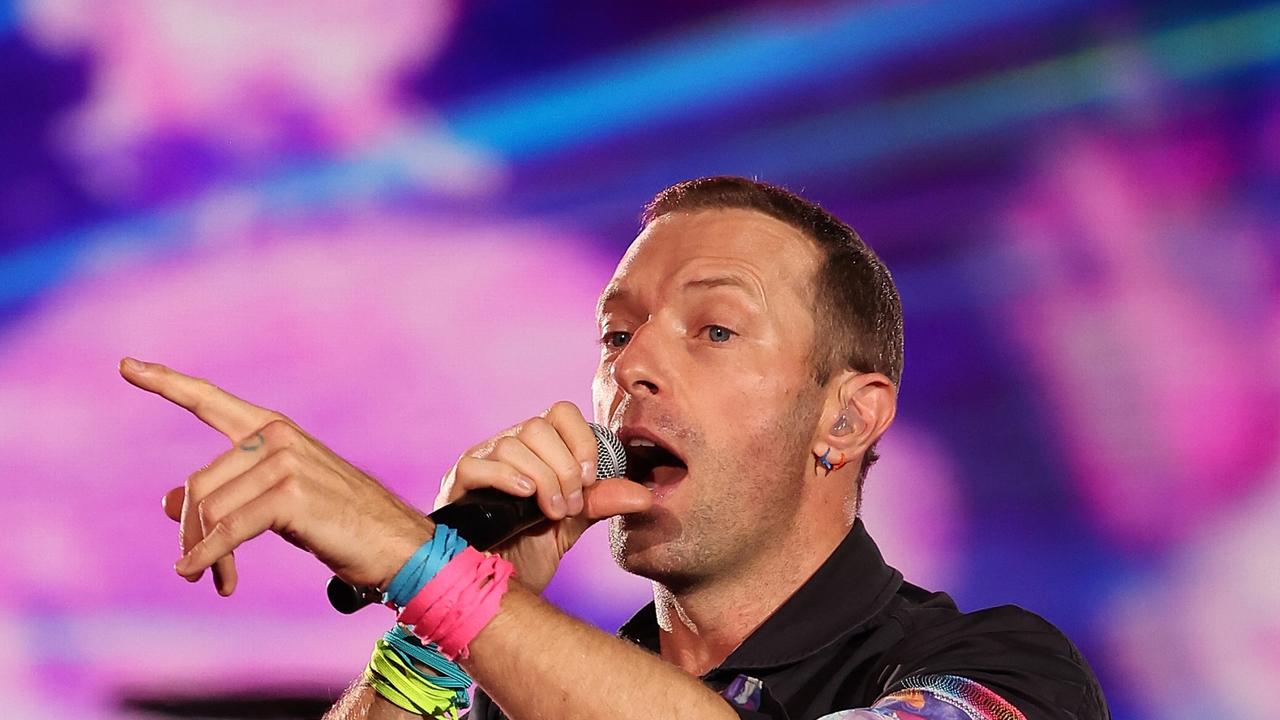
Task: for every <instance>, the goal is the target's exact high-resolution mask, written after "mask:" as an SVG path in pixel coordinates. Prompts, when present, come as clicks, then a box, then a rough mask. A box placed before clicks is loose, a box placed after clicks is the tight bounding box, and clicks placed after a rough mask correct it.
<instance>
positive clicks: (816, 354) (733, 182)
mask: <svg viewBox="0 0 1280 720" xmlns="http://www.w3.org/2000/svg"><path fill="white" fill-rule="evenodd" d="M711 209H745V210H755V211H757V212H761V213H764V214H765V215H768V216H769V217H772V218H774V219H776V220H781V221H782V222H784V223H786V224H788V225H790V226H792V227H794V228H796V229H797V230H799V231H801V232H802V233H804V234H805V235H806V236H808V237H809V238H811V239H812V240H813V241H814V242H815V243H816V244H817V246H818V248H819V250H820V251H822V253H823V256H824V257H823V262H822V265H821V267H820V268H819V269H818V271H817V273H816V277H815V278H814V301H815V303H814V329H815V331H816V337H815V338H814V344H813V347H812V348H811V350H810V364H811V367H812V369H813V377H814V380H815V381H816V382H817V383H818V384H819V385H822V384H824V383H826V382H827V380H828V379H829V378H830V377H831V373H832V372H833V371H834V370H838V369H839V370H843V369H846V368H847V369H852V370H857V371H859V372H878V373H882V374H884V375H885V376H886V377H888V378H889V380H891V381H892V382H893V385H894V387H895V388H897V387H898V385H899V383H901V381H902V301H901V299H900V298H899V296H898V288H897V286H895V285H894V283H893V277H892V276H890V275H889V269H888V268H887V267H885V264H884V262H882V261H881V260H880V258H879V257H878V256H877V255H876V254H875V252H873V251H872V250H871V248H870V247H868V246H867V244H866V243H865V242H863V241H862V238H860V237H859V236H858V233H857V232H855V231H854V229H853V228H851V227H849V226H848V225H846V224H844V223H843V222H841V221H840V220H839V219H838V218H836V217H835V216H834V215H832V214H831V213H829V212H827V211H826V210H824V209H822V207H821V206H819V205H818V204H816V203H812V202H809V201H808V200H805V199H804V198H801V197H800V196H798V195H796V194H795V193H792V192H790V191H789V190H786V189H785V188H781V187H778V186H776V185H770V184H769V183H764V182H760V181H758V180H750V179H747V178H742V177H733V176H716V177H704V178H697V179H695V180H687V181H685V182H682V183H677V184H675V185H672V186H671V187H669V188H667V189H665V190H663V191H661V192H659V193H658V194H657V195H655V196H654V198H653V199H652V200H650V201H649V203H648V204H647V205H645V208H644V213H643V214H642V215H641V226H642V227H644V226H647V225H649V223H652V222H653V221H654V220H656V219H657V218H659V217H661V216H663V215H666V214H668V213H673V212H680V211H694V210H711ZM879 457H880V456H879V453H877V452H876V448H875V445H874V444H873V445H872V446H871V447H869V448H867V452H866V454H865V455H864V456H863V458H862V467H861V468H859V471H858V481H857V490H858V497H859V498H861V496H862V485H863V482H864V481H865V480H866V476H867V471H868V470H869V469H870V468H871V465H872V464H874V463H875V461H876V460H878V459H879Z"/></svg>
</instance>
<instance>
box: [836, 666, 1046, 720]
mask: <svg viewBox="0 0 1280 720" xmlns="http://www.w3.org/2000/svg"><path fill="white" fill-rule="evenodd" d="M900 685H901V689H900V690H896V691H894V692H893V693H890V694H889V695H885V696H884V697H882V698H880V699H879V700H877V701H876V703H875V704H874V705H872V706H871V707H869V708H860V709H856V710H841V711H840V712H835V713H831V714H830V715H824V716H823V717H821V718H819V720H1026V718H1025V717H1024V716H1023V715H1022V713H1021V712H1018V709H1017V708H1015V707H1014V706H1013V705H1012V704H1010V703H1009V701H1008V700H1005V699H1004V698H1002V697H1000V696H999V695H997V694H996V693H995V692H993V691H992V690H991V689H990V688H987V687H985V686H983V685H981V684H979V683H976V682H974V681H973V680H969V679H966V678H962V677H956V676H955V675H917V676H915V677H912V678H907V679H906V680H904V681H902V682H901V683H900Z"/></svg>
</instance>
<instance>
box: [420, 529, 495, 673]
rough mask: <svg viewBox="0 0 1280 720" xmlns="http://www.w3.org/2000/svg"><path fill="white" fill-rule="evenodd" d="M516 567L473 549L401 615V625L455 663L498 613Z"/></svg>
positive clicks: (439, 575)
mask: <svg viewBox="0 0 1280 720" xmlns="http://www.w3.org/2000/svg"><path fill="white" fill-rule="evenodd" d="M514 572H515V567H514V566H513V565H512V564H511V563H509V562H507V561H506V560H503V559H502V558H500V557H498V556H496V555H492V556H487V555H484V554H483V553H481V552H479V551H477V550H476V549H474V548H470V547H468V548H467V549H465V550H463V551H462V552H461V553H458V555H457V556H455V557H454V558H453V559H452V560H450V561H449V562H448V563H447V564H446V565H445V566H444V568H442V569H441V570H440V572H439V573H437V574H436V575H435V577H433V578H432V579H431V580H430V581H429V582H428V583H427V584H426V585H424V586H423V587H422V589H421V590H419V591H418V594H417V595H415V596H414V597H413V599H412V600H410V601H409V604H408V605H406V606H405V607H404V609H403V610H401V612H400V617H399V622H400V623H401V624H402V625H406V626H409V627H410V628H412V630H413V634H414V635H417V636H418V637H419V638H421V639H422V640H424V641H428V642H434V643H436V645H438V646H439V649H440V653H441V654H442V655H444V656H445V657H446V658H448V659H450V660H453V659H455V658H457V657H467V645H468V644H469V643H470V642H471V641H472V640H473V639H474V638H475V636H476V635H478V634H480V631H481V630H482V629H483V628H484V626H485V625H487V624H488V623H489V621H490V620H492V619H493V616H494V615H496V614H497V613H498V608H499V604H500V603H501V601H502V596H503V595H504V594H506V591H507V586H508V580H509V579H510V577H511V575H512V574H513V573H514Z"/></svg>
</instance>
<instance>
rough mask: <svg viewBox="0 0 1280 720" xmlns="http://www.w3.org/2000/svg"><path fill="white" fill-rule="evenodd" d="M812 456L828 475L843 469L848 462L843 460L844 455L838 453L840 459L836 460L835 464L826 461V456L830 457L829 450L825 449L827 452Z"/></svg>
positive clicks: (828, 460)
mask: <svg viewBox="0 0 1280 720" xmlns="http://www.w3.org/2000/svg"><path fill="white" fill-rule="evenodd" d="M814 455H815V456H816V457H817V458H818V464H819V465H821V466H822V467H823V468H824V469H825V470H826V471H827V474H828V475H830V474H831V473H832V472H834V471H836V470H839V469H840V468H842V467H844V466H845V465H846V464H848V462H849V461H848V460H847V459H845V456H844V453H840V459H839V460H836V461H835V462H832V461H831V460H830V459H828V456H829V455H831V448H827V451H826V452H824V453H822V454H821V455H818V454H817V453H814Z"/></svg>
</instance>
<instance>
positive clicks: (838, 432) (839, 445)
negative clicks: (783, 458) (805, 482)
mask: <svg viewBox="0 0 1280 720" xmlns="http://www.w3.org/2000/svg"><path fill="white" fill-rule="evenodd" d="M831 389H832V392H831V393H830V394H829V395H828V397H827V402H826V405H825V406H824V407H823V416H822V420H823V425H822V426H820V427H819V432H818V438H817V442H816V443H815V444H814V448H813V452H814V454H815V455H821V454H822V453H824V452H826V451H827V450H828V448H829V449H830V450H831V451H832V455H833V456H839V455H840V454H843V457H844V460H845V462H846V463H848V464H850V465H854V466H855V467H856V466H857V465H858V464H860V462H861V459H862V456H863V454H864V453H866V451H867V448H869V447H871V445H872V444H873V443H875V441H876V440H879V439H880V436H881V435H884V432H885V430H888V429H889V425H890V424H892V423H893V418H894V415H895V414H896V413H897V411H898V391H897V388H895V387H894V386H893V382H892V381H891V380H889V378H888V377H886V376H885V375H883V374H881V373H859V372H854V371H852V370H848V371H845V372H844V373H842V375H841V376H840V377H839V378H837V379H836V382H834V383H832V386H831Z"/></svg>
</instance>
